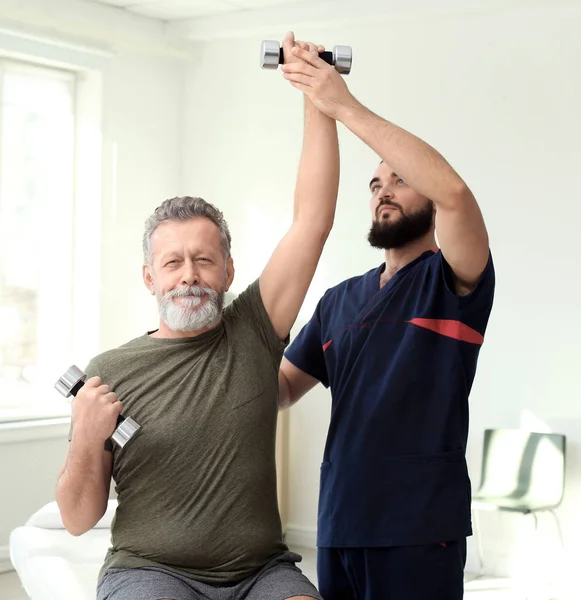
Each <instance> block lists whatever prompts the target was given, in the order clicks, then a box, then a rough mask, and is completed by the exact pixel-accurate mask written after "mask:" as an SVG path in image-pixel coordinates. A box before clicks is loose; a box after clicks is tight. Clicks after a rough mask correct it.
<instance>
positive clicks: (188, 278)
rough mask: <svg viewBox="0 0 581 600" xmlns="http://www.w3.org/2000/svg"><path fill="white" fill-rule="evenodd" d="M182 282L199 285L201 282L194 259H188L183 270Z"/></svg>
mask: <svg viewBox="0 0 581 600" xmlns="http://www.w3.org/2000/svg"><path fill="white" fill-rule="evenodd" d="M182 283H184V284H186V285H198V284H199V283H200V274H199V272H198V268H197V266H196V264H195V263H194V262H193V261H187V262H186V263H185V265H184V270H183V272H182Z"/></svg>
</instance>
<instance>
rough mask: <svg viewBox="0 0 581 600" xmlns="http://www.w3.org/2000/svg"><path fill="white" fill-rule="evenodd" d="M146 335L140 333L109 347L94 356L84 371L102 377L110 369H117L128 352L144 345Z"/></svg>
mask: <svg viewBox="0 0 581 600" xmlns="http://www.w3.org/2000/svg"><path fill="white" fill-rule="evenodd" d="M145 338H146V335H141V336H139V337H137V338H133V339H132V340H130V341H128V342H126V343H125V344H122V345H121V346H117V347H116V348H110V349H109V350H105V351H103V352H101V353H100V354H97V355H96V356H94V357H93V358H92V359H91V360H90V361H89V363H88V365H87V367H86V369H85V371H86V373H87V375H88V376H89V377H93V376H95V375H98V376H99V377H101V378H103V375H104V374H106V373H107V372H110V371H111V369H117V368H119V367H120V366H121V364H122V363H123V361H124V360H126V356H127V354H128V353H131V352H133V351H134V350H136V349H138V348H142V347H143V346H144V345H145Z"/></svg>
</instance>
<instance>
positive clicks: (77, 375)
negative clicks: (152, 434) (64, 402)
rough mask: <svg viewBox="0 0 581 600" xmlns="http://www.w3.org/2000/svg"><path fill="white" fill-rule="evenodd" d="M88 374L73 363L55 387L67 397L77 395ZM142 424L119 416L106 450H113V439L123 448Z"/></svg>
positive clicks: (106, 444)
mask: <svg viewBox="0 0 581 600" xmlns="http://www.w3.org/2000/svg"><path fill="white" fill-rule="evenodd" d="M86 378H87V376H86V375H85V373H83V371H81V369H79V367H77V366H75V365H72V366H71V367H70V368H69V369H68V370H67V371H66V372H65V373H64V374H63V375H62V376H61V377H60V378H59V380H58V381H57V382H56V383H55V386H54V387H55V388H56V389H57V390H58V391H59V392H60V393H61V394H62V395H63V396H64V397H65V398H67V397H69V396H76V395H77V394H78V393H79V390H80V389H81V388H82V387H83V385H85V379H86ZM139 428H140V426H139V425H138V424H137V423H136V422H135V421H134V420H133V419H132V418H131V417H124V416H123V415H118V416H117V424H116V426H115V431H114V432H113V435H112V436H111V438H110V439H109V440H107V441H106V442H105V450H109V451H111V450H112V445H111V441H113V442H115V443H116V444H117V445H118V446H120V447H121V448H123V447H124V446H125V444H126V443H127V442H128V441H129V440H130V439H131V438H132V437H133V436H134V435H135V434H136V433H137V431H138V429H139Z"/></svg>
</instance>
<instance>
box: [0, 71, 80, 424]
mask: <svg viewBox="0 0 581 600" xmlns="http://www.w3.org/2000/svg"><path fill="white" fill-rule="evenodd" d="M74 189H75V74H74V73H72V72H68V71H65V70H60V69H50V68H45V67H39V66H35V65H31V64H27V63H20V62H15V61H8V60H0V421H11V420H14V421H16V420H21V419H24V418H25V419H30V418H39V417H54V416H58V415H67V414H69V412H70V402H69V401H68V400H64V399H63V398H62V397H60V396H59V395H58V393H57V392H56V391H55V390H54V388H53V385H54V382H55V381H56V379H57V378H58V377H59V375H60V374H61V373H62V372H63V371H64V370H66V368H67V367H68V366H69V365H68V364H63V361H66V360H67V357H68V356H70V346H71V339H72V322H73V320H72V314H73V306H72V298H73V290H72V273H73V255H74V253H73V243H74Z"/></svg>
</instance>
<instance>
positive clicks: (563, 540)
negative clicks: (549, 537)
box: [549, 510, 566, 555]
mask: <svg viewBox="0 0 581 600" xmlns="http://www.w3.org/2000/svg"><path fill="white" fill-rule="evenodd" d="M549 512H550V513H551V514H552V515H553V519H555V525H557V532H558V533H559V541H560V542H561V549H562V550H563V555H565V554H566V552H565V539H564V538H563V530H562V529H561V522H560V521H559V517H558V516H557V513H556V512H555V511H554V510H549Z"/></svg>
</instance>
